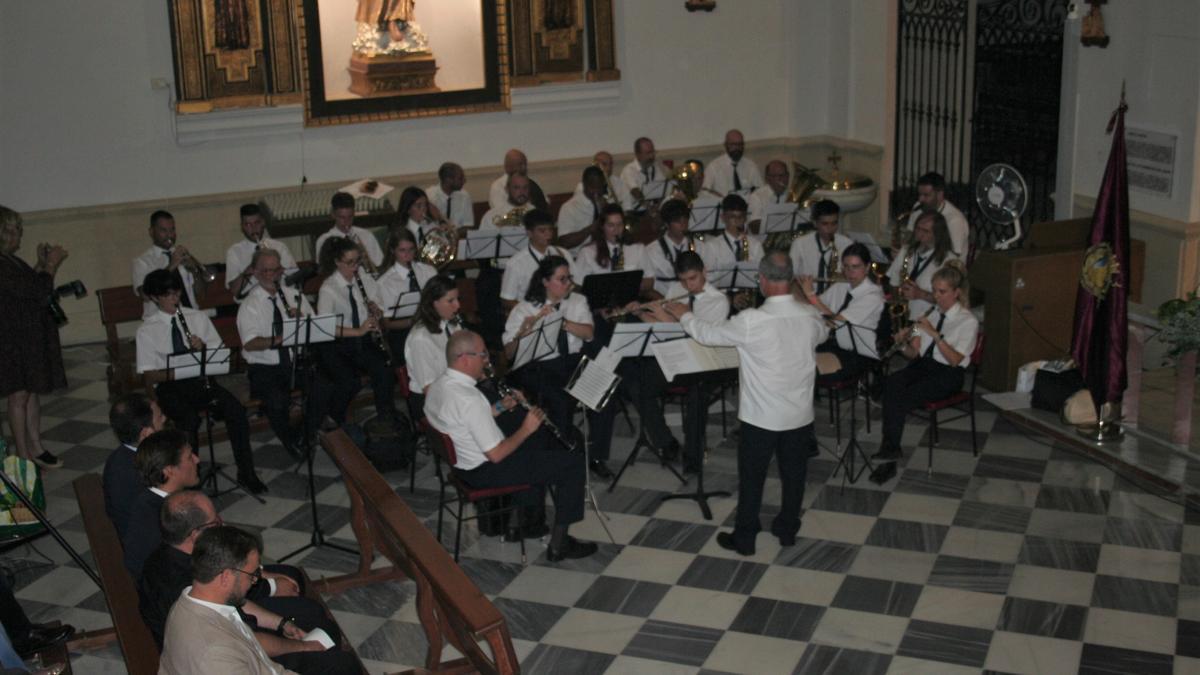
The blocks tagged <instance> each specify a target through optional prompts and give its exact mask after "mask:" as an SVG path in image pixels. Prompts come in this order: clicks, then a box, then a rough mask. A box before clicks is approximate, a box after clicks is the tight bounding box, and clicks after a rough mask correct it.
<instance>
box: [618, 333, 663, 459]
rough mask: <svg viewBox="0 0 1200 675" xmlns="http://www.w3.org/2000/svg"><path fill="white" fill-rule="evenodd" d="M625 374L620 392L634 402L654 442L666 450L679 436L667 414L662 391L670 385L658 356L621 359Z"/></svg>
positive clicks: (653, 443)
mask: <svg viewBox="0 0 1200 675" xmlns="http://www.w3.org/2000/svg"><path fill="white" fill-rule="evenodd" d="M617 374H618V375H620V376H621V386H620V394H621V395H622V396H624V397H625V398H627V399H629V400H630V401H631V402H632V403H633V407H634V408H635V409H636V410H637V412H638V419H639V420H641V425H642V429H643V430H645V432H646V438H647V439H648V440H649V441H650V444H651V445H653V446H654V447H655V448H658V449H659V450H665V449H666V448H668V447H669V446H670V445H671V444H672V442H673V441H674V440H675V436H674V435H672V434H671V430H670V429H669V428H667V421H666V419H665V417H664V416H663V407H662V400H661V399H662V395H663V392H664V391H666V389H667V378H666V377H664V376H663V372H662V368H660V367H659V365H658V360H657V359H655V358H654V357H651V356H643V357H641V358H627V359H621V365H620V366H619V367H618V368H617Z"/></svg>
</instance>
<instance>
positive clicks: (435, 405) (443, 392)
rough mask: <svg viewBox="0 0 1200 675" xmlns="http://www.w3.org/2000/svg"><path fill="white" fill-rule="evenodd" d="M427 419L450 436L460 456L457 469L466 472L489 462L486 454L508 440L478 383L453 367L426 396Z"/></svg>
mask: <svg viewBox="0 0 1200 675" xmlns="http://www.w3.org/2000/svg"><path fill="white" fill-rule="evenodd" d="M425 417H426V418H428V420H429V424H430V425H431V426H432V427H433V428H434V429H437V430H438V431H440V432H442V433H443V434H446V435H447V436H449V437H450V440H451V441H452V442H453V443H454V452H455V454H456V455H457V457H456V459H457V461H456V462H455V464H454V466H455V468H457V469H460V470H463V471H470V470H471V469H474V468H476V467H478V466H481V465H482V464H484V463H485V462H487V461H489V460H488V458H487V455H486V454H485V453H487V452H489V451H491V450H493V449H495V448H496V446H498V445H500V443H501V442H503V441H504V438H505V436H504V432H503V431H501V430H500V427H499V426H497V424H496V420H495V419H493V418H492V406H491V404H490V403H488V400H487V397H485V396H484V395H483V392H481V391H479V389H477V388H476V387H475V380H474V379H473V378H472V377H471V376H470V375H467V374H466V373H463V372H461V371H458V370H455V369H453V368H447V369H446V370H445V372H443V373H442V374H441V375H440V376H439V377H438V378H437V379H436V380H434V382H433V384H432V385H430V387H429V393H428V394H426V396H425Z"/></svg>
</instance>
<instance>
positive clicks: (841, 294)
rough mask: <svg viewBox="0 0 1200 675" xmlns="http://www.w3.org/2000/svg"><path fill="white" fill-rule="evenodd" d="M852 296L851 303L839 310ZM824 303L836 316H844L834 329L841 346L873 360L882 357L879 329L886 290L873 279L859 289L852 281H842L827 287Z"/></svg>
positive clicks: (865, 281)
mask: <svg viewBox="0 0 1200 675" xmlns="http://www.w3.org/2000/svg"><path fill="white" fill-rule="evenodd" d="M847 294H849V295H850V304H848V305H846V307H845V308H844V309H839V308H841V307H842V304H843V303H844V302H845V301H846V295H847ZM821 302H823V303H825V306H826V307H828V308H829V311H831V312H833V313H834V315H835V316H836V315H841V317H842V319H843V321H839V322H837V323H838V325H837V326H836V327H835V328H834V329H833V337H834V339H836V340H837V345H838V347H840V348H841V349H844V350H846V351H848V352H856V353H858V354H861V355H863V356H865V357H867V358H869V359H878V358H879V352H878V351H877V350H876V349H875V344H876V342H878V340H879V338H878V336H877V335H876V333H875V328H876V327H877V326H878V325H879V317H880V315H881V314H882V313H883V289H881V288H879V287H878V286H876V285H875V284H874V283H873V282H872V281H871V280H870V279H863V281H862V282H861V283H859V284H858V288H855V289H851V288H850V284H849V282H845V281H842V282H839V283H836V284H833V285H831V286H830V287H829V288H827V289H825V292H824V293H822V294H821Z"/></svg>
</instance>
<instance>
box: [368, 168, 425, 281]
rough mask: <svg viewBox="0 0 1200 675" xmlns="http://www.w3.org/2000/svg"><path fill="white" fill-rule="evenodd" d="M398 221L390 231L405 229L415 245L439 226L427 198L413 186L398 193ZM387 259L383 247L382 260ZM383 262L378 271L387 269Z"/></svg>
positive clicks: (420, 190)
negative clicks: (414, 241)
mask: <svg viewBox="0 0 1200 675" xmlns="http://www.w3.org/2000/svg"><path fill="white" fill-rule="evenodd" d="M396 213H397V214H399V220H398V221H397V222H396V223H394V224H393V225H392V227H391V228H390V229H392V230H398V229H407V230H408V231H409V232H412V235H413V237H414V238H415V239H416V241H417V244H418V245H420V243H421V242H422V241H423V240H424V239H425V233H426V232H428V231H429V230H432V229H433V228H435V227H437V226H438V225H439V223H438V221H437V220H435V219H434V218H433V216H432V215H431V213H430V210H429V197H428V196H427V195H426V194H425V191H424V190H422V189H421V188H419V187H416V186H414V185H410V186H408V187H406V188H404V191H403V192H401V193H400V206H399V207H398V208H397V209H396ZM386 257H387V247H384V258H386ZM387 267H388V266H387V263H386V262H385V263H384V265H383V266H382V267H380V268H379V269H387Z"/></svg>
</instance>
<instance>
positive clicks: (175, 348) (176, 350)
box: [171, 319, 188, 354]
mask: <svg viewBox="0 0 1200 675" xmlns="http://www.w3.org/2000/svg"><path fill="white" fill-rule="evenodd" d="M171 350H172V352H171V353H173V354H182V353H184V352H186V351H187V350H188V345H187V343H186V342H184V341H183V331H181V330H179V324H178V323H177V322H176V321H175V319H171Z"/></svg>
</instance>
